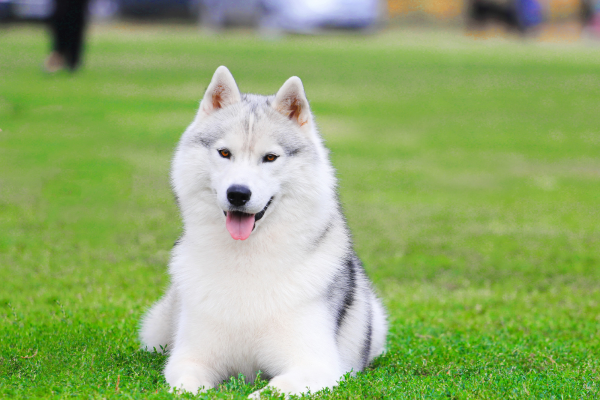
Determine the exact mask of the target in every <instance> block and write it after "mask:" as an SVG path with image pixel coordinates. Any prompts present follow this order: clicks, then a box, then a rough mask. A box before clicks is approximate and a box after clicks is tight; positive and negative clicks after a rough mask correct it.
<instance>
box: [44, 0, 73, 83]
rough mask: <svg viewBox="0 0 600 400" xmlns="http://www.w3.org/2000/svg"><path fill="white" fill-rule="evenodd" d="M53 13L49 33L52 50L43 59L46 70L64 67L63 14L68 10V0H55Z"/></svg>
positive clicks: (57, 69) (64, 39)
mask: <svg viewBox="0 0 600 400" xmlns="http://www.w3.org/2000/svg"><path fill="white" fill-rule="evenodd" d="M54 4H55V6H54V13H53V15H52V17H51V18H50V34H51V35H52V51H51V53H50V55H49V56H48V57H47V58H46V60H45V61H44V68H46V71H48V72H57V71H60V70H61V69H63V68H65V63H66V61H65V53H66V48H67V46H66V43H67V39H66V37H67V33H66V32H65V26H66V25H65V15H66V12H67V10H68V1H65V0H56V1H55V2H54Z"/></svg>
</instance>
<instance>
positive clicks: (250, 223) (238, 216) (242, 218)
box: [225, 212, 254, 240]
mask: <svg viewBox="0 0 600 400" xmlns="http://www.w3.org/2000/svg"><path fill="white" fill-rule="evenodd" d="M225 226H227V230H228V231H229V234H230V235H231V237H232V238H234V239H235V240H246V239H248V237H249V236H250V234H251V233H252V229H254V214H243V213H238V212H228V213H227V222H226V223H225Z"/></svg>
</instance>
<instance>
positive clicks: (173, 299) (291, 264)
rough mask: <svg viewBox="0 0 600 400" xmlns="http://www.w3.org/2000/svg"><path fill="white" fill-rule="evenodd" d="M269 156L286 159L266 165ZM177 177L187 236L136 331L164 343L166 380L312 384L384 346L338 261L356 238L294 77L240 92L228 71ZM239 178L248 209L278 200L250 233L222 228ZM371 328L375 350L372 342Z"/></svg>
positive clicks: (380, 315) (180, 155)
mask: <svg viewBox="0 0 600 400" xmlns="http://www.w3.org/2000/svg"><path fill="white" fill-rule="evenodd" d="M215 88H218V89H215ZM215 90H218V93H217V94H216V95H215ZM294 107H295V108H294ZM220 148H227V149H228V150H230V151H231V154H232V157H231V159H226V158H223V157H221V156H220V155H219V152H218V151H217V150H218V149H220ZM293 149H301V150H299V151H297V152H296V153H294V152H293V151H291V150H293ZM267 153H273V154H276V155H279V158H278V159H277V160H276V161H274V162H270V163H266V162H262V161H261V160H262V157H263V156H264V155H265V154H267ZM172 183H173V189H174V191H175V194H176V195H177V197H178V201H179V206H180V209H181V213H182V217H183V223H184V234H183V236H182V238H181V239H180V241H179V242H178V244H177V245H176V246H175V247H174V248H173V251H172V257H171V261H170V265H169V272H170V275H171V286H170V288H169V289H168V292H167V293H166V294H165V296H164V297H163V298H162V299H161V300H160V301H159V302H157V303H156V304H155V305H154V306H153V307H152V308H151V309H150V310H149V312H148V313H147V314H146V316H145V317H144V319H143V322H142V327H141V332H140V336H141V341H142V343H143V346H144V347H146V348H147V349H149V350H152V349H153V348H156V349H157V350H160V348H161V346H162V347H165V346H167V350H168V354H169V358H168V362H167V365H166V368H165V371H164V373H165V378H166V380H167V382H168V383H169V385H171V386H172V387H175V388H179V389H183V390H186V391H190V392H196V391H198V390H199V389H201V388H204V389H209V388H212V387H214V386H215V385H217V384H218V383H220V382H221V381H222V380H224V379H227V377H229V376H231V375H237V374H238V373H242V374H244V375H245V376H246V377H247V379H248V380H250V381H251V380H253V379H254V377H255V376H256V374H257V371H259V370H261V371H263V373H264V374H266V375H267V376H270V377H272V379H271V380H270V382H269V386H271V387H274V388H276V389H278V390H280V391H281V392H283V393H291V394H299V393H302V392H305V391H306V390H307V389H310V390H311V391H313V392H314V391H318V390H320V389H322V388H325V387H329V388H331V387H333V386H335V385H336V384H337V382H338V380H339V379H340V377H342V376H343V374H344V373H346V372H349V371H354V372H356V371H359V370H361V369H362V368H363V367H364V364H365V363H364V361H367V362H370V361H371V360H372V359H373V358H374V357H375V356H377V355H379V354H380V353H381V352H382V351H383V349H384V342H385V336H386V332H387V326H386V321H385V313H384V310H383V307H382V306H381V303H380V301H379V300H378V299H377V298H376V296H375V295H374V293H373V291H372V289H371V286H370V283H369V281H368V279H367V278H366V276H365V275H364V272H363V271H362V268H358V269H356V271H355V273H354V275H352V276H354V278H351V277H349V275H348V274H350V272H351V271H350V269H352V267H343V266H344V265H346V264H344V262H345V261H344V260H348V259H349V257H350V256H349V254H350V255H352V254H354V253H353V251H352V244H351V240H350V237H349V233H348V230H347V227H346V224H345V221H344V218H343V215H342V214H341V212H340V211H339V210H340V209H339V206H338V202H337V198H336V179H335V174H334V170H333V168H332V167H331V164H330V162H329V159H328V152H327V150H326V149H325V147H324V146H323V144H322V141H321V138H320V136H319V134H318V132H317V130H316V127H315V124H314V121H313V117H312V114H311V112H310V108H309V105H308V101H307V100H306V97H305V95H304V89H303V87H302V82H301V81H300V79H299V78H297V77H292V78H290V79H289V80H288V81H287V82H286V83H285V84H284V85H283V86H282V88H281V89H280V91H279V92H278V93H277V95H275V96H274V97H273V96H271V97H268V98H267V97H261V96H256V95H241V94H240V92H239V90H238V88H237V85H236V84H235V80H234V79H233V77H232V76H231V74H230V73H229V71H228V70H227V68H225V67H219V68H218V69H217V71H216V72H215V75H214V77H213V80H212V82H211V84H210V85H209V87H208V89H207V92H206V94H205V96H204V98H203V100H202V102H201V105H200V110H199V112H198V115H197V116H196V119H195V120H194V122H193V123H192V124H191V125H190V126H189V127H188V129H187V130H186V131H185V133H184V134H183V136H182V138H181V141H180V144H179V146H178V148H177V151H176V153H175V157H174V159H173V168H172ZM232 184H244V185H247V186H248V187H249V188H250V189H251V191H252V197H251V200H250V201H249V202H248V204H247V205H246V207H247V211H246V212H248V213H252V214H254V213H258V212H259V211H261V210H262V209H263V208H264V207H265V205H266V204H267V202H268V201H269V199H270V198H271V197H272V198H273V202H272V204H271V205H270V206H269V208H268V209H267V211H266V213H265V215H264V217H263V218H262V219H261V220H260V221H257V222H256V228H255V230H254V231H253V232H252V234H251V235H250V237H249V238H248V239H247V240H244V241H239V240H233V239H232V238H231V236H230V235H229V233H228V232H227V230H226V228H225V216H224V214H223V211H228V210H229V203H228V200H227V196H226V191H227V188H228V187H229V186H230V185H232ZM344 268H346V269H344ZM352 271H354V269H352ZM340 277H341V278H343V279H346V281H347V282H349V283H348V285H346V286H348V287H350V286H351V285H350V283H351V282H354V283H352V285H354V286H353V287H354V291H353V296H352V302H351V303H352V304H351V307H348V309H347V311H346V313H345V314H344V318H342V319H341V321H342V323H341V324H340V323H339V320H340V318H339V315H340V310H341V308H343V300H344V299H346V302H347V297H349V296H350V295H349V294H347V293H349V292H348V290H346V291H344V290H345V289H344V286H343V285H342V286H340V287H339V288H338V289H335V287H334V286H335V282H336V280H337V281H339V280H340ZM352 279H354V281H352ZM346 281H344V282H346ZM336 318H337V321H338V322H336ZM336 324H337V325H339V328H336ZM369 326H371V331H370V337H371V339H370V340H371V346H370V348H369V347H365V346H364V344H365V343H367V339H368V336H367V335H368V334H369V330H368V329H369V328H368V327H369ZM364 348H369V353H368V354H367V356H368V358H367V359H365V355H364V354H363V353H364V351H363V350H362V349H364ZM361 351H362V353H361ZM259 396H260V394H259V393H255V394H254V397H259Z"/></svg>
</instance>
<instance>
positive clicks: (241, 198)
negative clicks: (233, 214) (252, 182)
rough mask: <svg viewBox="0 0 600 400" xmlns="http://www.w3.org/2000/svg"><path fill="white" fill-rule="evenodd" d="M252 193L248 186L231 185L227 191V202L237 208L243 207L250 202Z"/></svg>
mask: <svg viewBox="0 0 600 400" xmlns="http://www.w3.org/2000/svg"><path fill="white" fill-rule="evenodd" d="M250 196H252V192H251V191H250V189H249V188H248V186H243V185H231V186H229V189H227V200H229V202H230V203H231V204H232V205H234V206H235V207H241V206H243V205H244V204H246V203H247V202H248V200H250Z"/></svg>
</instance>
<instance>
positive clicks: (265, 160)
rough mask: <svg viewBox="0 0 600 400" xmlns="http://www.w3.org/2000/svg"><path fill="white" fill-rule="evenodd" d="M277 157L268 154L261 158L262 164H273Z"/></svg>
mask: <svg viewBox="0 0 600 400" xmlns="http://www.w3.org/2000/svg"><path fill="white" fill-rule="evenodd" d="M278 157H279V156H276V155H275V154H272V153H269V154H267V155H266V156H264V157H263V162H273V161H275V160H277V158H278Z"/></svg>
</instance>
